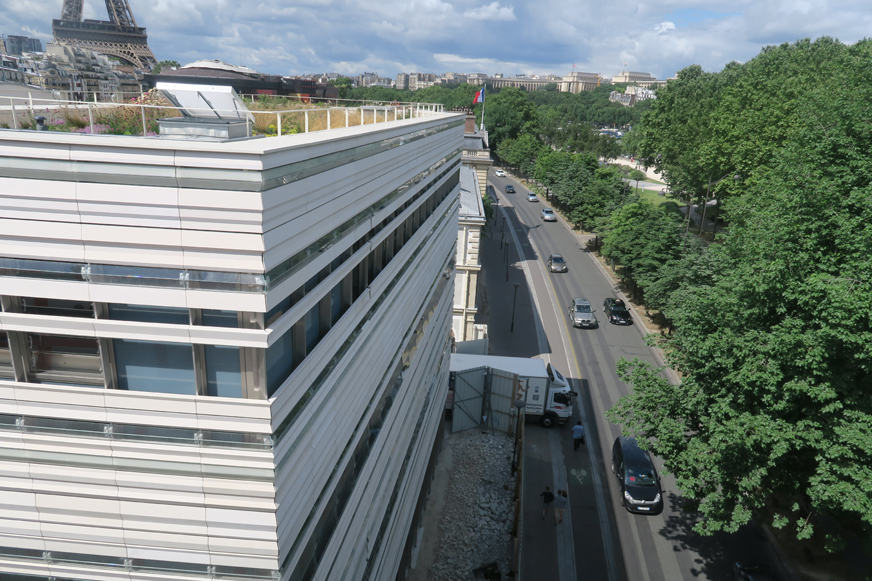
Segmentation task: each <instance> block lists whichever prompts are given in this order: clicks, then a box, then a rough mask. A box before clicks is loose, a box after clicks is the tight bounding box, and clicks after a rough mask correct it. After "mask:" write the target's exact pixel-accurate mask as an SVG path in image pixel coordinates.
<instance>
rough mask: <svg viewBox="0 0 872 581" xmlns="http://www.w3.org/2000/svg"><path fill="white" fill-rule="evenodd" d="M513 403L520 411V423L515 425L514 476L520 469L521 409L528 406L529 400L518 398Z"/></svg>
mask: <svg viewBox="0 0 872 581" xmlns="http://www.w3.org/2000/svg"><path fill="white" fill-rule="evenodd" d="M512 405H514V406H515V409H517V410H518V411H517V414H518V424H517V426H516V427H515V447H514V449H513V450H512V476H514V475H515V472H516V471H517V470H518V461H517V456H518V440H519V437H520V435H521V415H522V414H521V411H522V410H523V409H524V408H525V407H527V402H525V401H524V400H522V399H516V400H515V401H514V402H512Z"/></svg>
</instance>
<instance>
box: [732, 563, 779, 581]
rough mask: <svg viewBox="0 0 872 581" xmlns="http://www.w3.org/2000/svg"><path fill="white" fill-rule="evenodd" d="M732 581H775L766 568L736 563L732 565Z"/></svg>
mask: <svg viewBox="0 0 872 581" xmlns="http://www.w3.org/2000/svg"><path fill="white" fill-rule="evenodd" d="M733 581H776V579H775V575H774V574H773V573H772V571H771V570H770V569H769V568H768V567H762V566H760V565H743V564H741V563H736V564H735V565H733Z"/></svg>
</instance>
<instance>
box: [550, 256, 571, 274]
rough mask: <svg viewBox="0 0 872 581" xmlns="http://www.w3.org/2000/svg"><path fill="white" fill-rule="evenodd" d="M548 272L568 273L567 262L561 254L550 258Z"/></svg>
mask: <svg viewBox="0 0 872 581" xmlns="http://www.w3.org/2000/svg"><path fill="white" fill-rule="evenodd" d="M548 270H550V271H551V272H566V271H568V270H569V267H567V266H566V261H565V260H563V256H561V255H559V254H552V255H551V256H549V257H548Z"/></svg>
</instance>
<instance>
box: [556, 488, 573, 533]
mask: <svg viewBox="0 0 872 581" xmlns="http://www.w3.org/2000/svg"><path fill="white" fill-rule="evenodd" d="M568 507H569V498H568V497H567V494H566V491H565V490H563V489H561V490H558V491H557V496H555V497H554V524H556V525H558V524H560V523H562V522H563V513H565V512H566V509H567V508H568Z"/></svg>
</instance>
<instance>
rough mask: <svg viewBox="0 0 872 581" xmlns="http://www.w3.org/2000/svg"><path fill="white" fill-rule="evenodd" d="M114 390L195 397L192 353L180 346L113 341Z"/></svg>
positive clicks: (188, 348)
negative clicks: (115, 386)
mask: <svg viewBox="0 0 872 581" xmlns="http://www.w3.org/2000/svg"><path fill="white" fill-rule="evenodd" d="M112 343H113V345H114V347H115V366H116V368H117V374H118V389H127V390H130V391H151V392H156V393H178V394H185V395H195V394H196V393H197V383H196V381H195V379H194V353H193V351H192V349H191V346H190V345H187V344H184V343H157V342H150V341H132V340H129V339H115V340H113V341H112Z"/></svg>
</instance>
